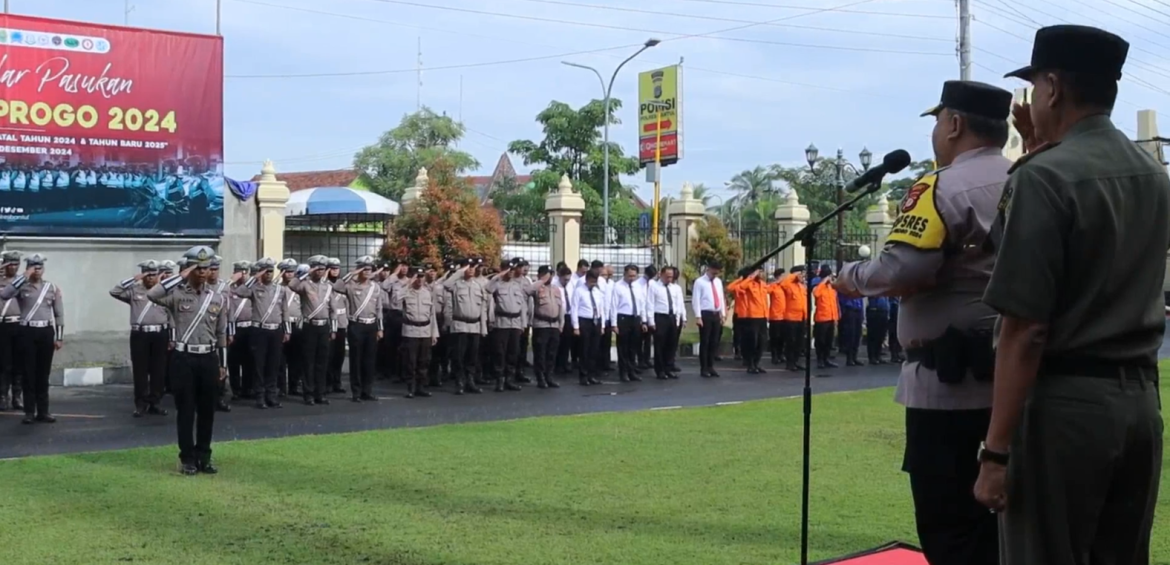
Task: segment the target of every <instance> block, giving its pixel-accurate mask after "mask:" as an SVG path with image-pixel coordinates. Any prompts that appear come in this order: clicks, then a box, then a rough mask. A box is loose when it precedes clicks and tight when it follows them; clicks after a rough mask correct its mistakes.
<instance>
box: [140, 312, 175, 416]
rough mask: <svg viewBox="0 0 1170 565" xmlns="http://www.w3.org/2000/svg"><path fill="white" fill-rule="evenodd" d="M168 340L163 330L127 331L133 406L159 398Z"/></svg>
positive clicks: (164, 374)
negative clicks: (132, 380)
mask: <svg viewBox="0 0 1170 565" xmlns="http://www.w3.org/2000/svg"><path fill="white" fill-rule="evenodd" d="M169 343H170V335H169V334H168V333H167V332H166V331H161V332H136V331H131V332H130V371H131V372H132V373H133V375H134V407H135V408H136V409H138V410H145V409H146V408H148V407H150V406H154V405H156V404H158V402H159V400H161V399H162V396H163V387H164V385H165V384H166V378H167V377H166V372H167V345H168V344H169Z"/></svg>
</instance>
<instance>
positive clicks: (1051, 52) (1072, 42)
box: [1003, 25, 1129, 80]
mask: <svg viewBox="0 0 1170 565" xmlns="http://www.w3.org/2000/svg"><path fill="white" fill-rule="evenodd" d="M1128 54H1129V42H1128V41H1126V40H1124V39H1122V38H1121V37H1120V36H1117V35H1114V34H1112V33H1109V32H1107V31H1105V30H1103V29H1097V28H1095V27H1089V26H1078V25H1058V26H1048V27H1042V28H1040V29H1038V30H1036V39H1035V40H1033V42H1032V63H1031V64H1030V65H1028V66H1026V67H1023V68H1021V69H1016V70H1014V71H1012V72H1010V73H1008V74H1006V75H1003V76H1004V78H1007V77H1016V78H1022V79H1024V80H1029V79H1031V78H1032V74H1033V73H1035V72H1036V71H1068V72H1071V73H1083V74H1087V75H1095V76H1101V77H1108V78H1111V79H1113V80H1121V68H1122V67H1124V66H1125V58H1126V56H1127V55H1128Z"/></svg>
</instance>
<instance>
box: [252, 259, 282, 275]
mask: <svg viewBox="0 0 1170 565" xmlns="http://www.w3.org/2000/svg"><path fill="white" fill-rule="evenodd" d="M252 267H253V268H254V269H256V272H258V273H262V272H264V271H271V270H273V269H275V268H276V261H274V260H273V259H272V258H271V257H262V258H260V259H259V260H257V261H256V262H255V263H253V264H252Z"/></svg>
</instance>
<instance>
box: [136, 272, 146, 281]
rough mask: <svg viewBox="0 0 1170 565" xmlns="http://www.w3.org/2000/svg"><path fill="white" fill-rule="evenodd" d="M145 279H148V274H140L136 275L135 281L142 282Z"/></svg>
mask: <svg viewBox="0 0 1170 565" xmlns="http://www.w3.org/2000/svg"><path fill="white" fill-rule="evenodd" d="M144 278H146V273H138V274H137V275H134V280H135V281H141V280H142V279H144Z"/></svg>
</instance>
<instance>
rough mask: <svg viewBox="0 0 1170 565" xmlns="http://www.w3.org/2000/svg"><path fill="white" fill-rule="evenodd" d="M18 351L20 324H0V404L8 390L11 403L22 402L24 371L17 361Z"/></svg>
mask: <svg viewBox="0 0 1170 565" xmlns="http://www.w3.org/2000/svg"><path fill="white" fill-rule="evenodd" d="M19 350H20V323H19V322H8V323H3V324H0V403H2V402H3V399H4V398H6V397H7V395H8V391H10V390H11V391H12V399H13V401H17V400H19V401H21V402H23V401H24V398H23V395H24V393H23V389H24V383H22V382H21V376H22V374H23V373H24V371H23V369H22V367H21V365H20V363H19V362H18V361H17V359H18V357H17V352H18V351H19Z"/></svg>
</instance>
